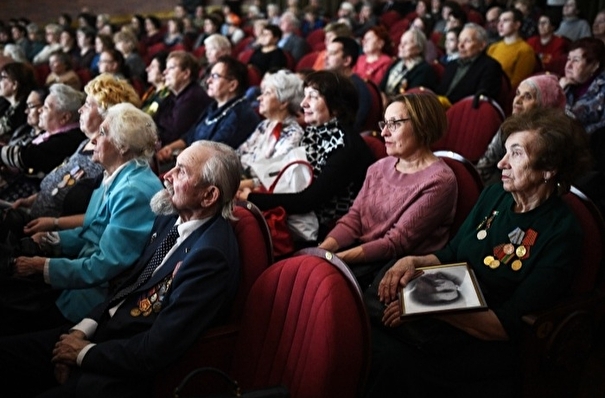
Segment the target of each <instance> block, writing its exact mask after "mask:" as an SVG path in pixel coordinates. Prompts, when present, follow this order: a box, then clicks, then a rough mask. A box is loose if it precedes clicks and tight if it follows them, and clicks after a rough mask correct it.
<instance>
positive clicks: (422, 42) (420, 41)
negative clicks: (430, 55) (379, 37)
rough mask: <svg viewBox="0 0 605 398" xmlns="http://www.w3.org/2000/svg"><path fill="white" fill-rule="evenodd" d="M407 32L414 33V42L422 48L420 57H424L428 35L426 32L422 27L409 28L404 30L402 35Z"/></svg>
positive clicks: (419, 48)
mask: <svg viewBox="0 0 605 398" xmlns="http://www.w3.org/2000/svg"><path fill="white" fill-rule="evenodd" d="M406 33H409V34H411V35H412V39H413V40H414V43H415V44H416V45H417V46H418V50H420V57H421V58H424V56H425V54H426V36H425V35H424V32H422V31H421V30H420V29H409V30H407V31H405V32H403V34H402V35H401V36H403V35H405V34H406Z"/></svg>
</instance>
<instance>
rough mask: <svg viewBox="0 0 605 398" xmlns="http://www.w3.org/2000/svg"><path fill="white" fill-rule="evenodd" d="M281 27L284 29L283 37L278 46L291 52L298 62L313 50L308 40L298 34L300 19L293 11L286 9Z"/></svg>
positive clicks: (281, 19)
mask: <svg viewBox="0 0 605 398" xmlns="http://www.w3.org/2000/svg"><path fill="white" fill-rule="evenodd" d="M279 28H280V29H281V31H282V37H281V39H280V40H279V42H278V43H277V46H278V47H279V48H281V49H282V50H284V51H287V52H289V53H290V54H291V55H292V58H294V61H295V62H298V61H299V60H300V59H301V58H302V57H303V56H304V55H305V54H307V53H309V51H310V50H311V49H310V47H309V44H308V43H307V41H306V40H305V39H304V38H302V37H300V36H298V32H299V28H300V21H299V20H298V18H296V15H294V13H293V12H291V11H286V12H284V13H283V14H282V16H281V18H280V19H279Z"/></svg>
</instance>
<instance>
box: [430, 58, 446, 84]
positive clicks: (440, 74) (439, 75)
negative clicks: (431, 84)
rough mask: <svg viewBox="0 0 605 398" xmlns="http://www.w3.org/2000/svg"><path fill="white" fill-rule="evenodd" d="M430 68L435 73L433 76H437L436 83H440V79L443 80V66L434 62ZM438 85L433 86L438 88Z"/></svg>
mask: <svg viewBox="0 0 605 398" xmlns="http://www.w3.org/2000/svg"><path fill="white" fill-rule="evenodd" d="M431 68H433V70H434V71H435V74H436V75H437V80H438V82H440V81H441V78H443V73H445V66H443V65H442V64H441V63H440V62H439V61H437V60H434V61H433V62H431ZM438 85H439V84H436V85H435V86H438Z"/></svg>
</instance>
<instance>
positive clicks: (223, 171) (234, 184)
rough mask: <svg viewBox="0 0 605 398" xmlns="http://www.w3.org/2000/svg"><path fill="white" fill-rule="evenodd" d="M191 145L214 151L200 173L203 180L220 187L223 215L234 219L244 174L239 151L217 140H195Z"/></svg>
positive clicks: (225, 217) (227, 218)
mask: <svg viewBox="0 0 605 398" xmlns="http://www.w3.org/2000/svg"><path fill="white" fill-rule="evenodd" d="M191 146H192V147H193V146H203V147H205V148H208V149H210V150H212V151H213V152H214V154H213V156H212V157H210V159H208V161H206V163H204V167H203V168H202V170H201V173H200V174H201V175H200V177H201V181H202V182H203V183H207V184H210V185H214V186H215V187H217V188H218V190H219V192H220V195H219V204H220V207H221V216H222V217H223V218H224V219H226V220H234V219H235V217H234V216H233V202H234V201H235V194H236V193H237V190H238V189H239V182H240V178H241V175H242V164H241V163H240V161H239V157H238V156H237V153H236V152H235V150H234V149H233V148H231V147H230V146H228V145H225V144H222V143H220V142H215V141H205V140H200V141H195V142H194V143H192V144H191Z"/></svg>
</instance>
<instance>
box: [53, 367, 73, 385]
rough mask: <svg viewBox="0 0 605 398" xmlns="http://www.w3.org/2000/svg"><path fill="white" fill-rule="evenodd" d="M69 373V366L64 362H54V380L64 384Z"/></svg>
mask: <svg viewBox="0 0 605 398" xmlns="http://www.w3.org/2000/svg"><path fill="white" fill-rule="evenodd" d="M70 373H71V368H70V367H69V366H67V365H65V364H64V363H56V364H55V380H57V383H59V384H65V382H66V381H67V379H68V378H69V374H70Z"/></svg>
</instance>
